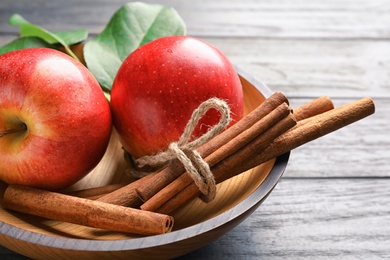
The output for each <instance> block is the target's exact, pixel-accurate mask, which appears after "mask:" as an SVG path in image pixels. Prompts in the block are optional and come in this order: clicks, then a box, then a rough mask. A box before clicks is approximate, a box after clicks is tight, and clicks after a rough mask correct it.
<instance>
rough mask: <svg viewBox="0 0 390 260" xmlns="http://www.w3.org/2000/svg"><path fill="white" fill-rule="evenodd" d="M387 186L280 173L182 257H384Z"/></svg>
mask: <svg viewBox="0 0 390 260" xmlns="http://www.w3.org/2000/svg"><path fill="white" fill-rule="evenodd" d="M389 185H390V180H389V179H388V178H383V179H369V178H367V179H332V180H329V179H306V180H302V179H299V180H297V179H286V178H284V179H282V181H281V182H280V183H279V184H278V185H277V186H276V188H275V189H274V191H273V192H272V193H271V195H270V196H269V197H268V199H267V200H266V201H265V202H264V203H263V204H262V205H261V206H260V207H259V208H258V209H257V210H256V211H255V212H254V213H253V214H252V215H251V216H250V217H249V218H248V219H246V220H245V221H244V222H242V223H241V224H240V225H239V226H238V227H236V228H235V229H233V230H232V231H230V232H229V233H227V234H225V235H224V236H222V237H221V238H219V239H218V240H216V241H215V242H214V243H212V244H210V245H208V246H206V247H204V248H202V249H200V250H198V251H195V252H193V253H191V254H189V255H187V256H185V257H182V258H181V259H200V258H202V259H388V258H389V257H390V250H389V241H390V226H389V225H388V223H389V222H390V189H389ZM308 194H310V196H308Z"/></svg>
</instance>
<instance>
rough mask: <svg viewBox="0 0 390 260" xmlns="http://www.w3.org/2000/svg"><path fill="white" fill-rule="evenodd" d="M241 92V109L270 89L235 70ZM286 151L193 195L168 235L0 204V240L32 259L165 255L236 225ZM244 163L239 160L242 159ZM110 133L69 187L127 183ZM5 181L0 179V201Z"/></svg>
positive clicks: (272, 178) (272, 181) (264, 192)
mask: <svg viewBox="0 0 390 260" xmlns="http://www.w3.org/2000/svg"><path fill="white" fill-rule="evenodd" d="M237 71H238V73H239V75H240V79H241V82H242V85H243V90H244V96H245V113H248V112H249V111H251V110H252V109H254V108H255V107H256V106H257V105H259V104H260V103H261V102H263V101H264V99H265V98H266V97H268V96H269V95H271V90H270V89H268V88H267V87H266V86H265V85H263V84H262V83H261V82H259V81H257V80H255V79H254V78H253V77H252V76H251V75H248V73H246V72H244V71H242V70H240V69H239V68H237ZM288 158H289V153H287V154H285V155H283V156H280V157H278V158H276V159H273V160H270V161H268V162H266V163H264V164H262V165H260V166H258V167H256V168H254V169H252V170H249V171H247V172H245V173H243V174H241V175H238V176H236V177H234V178H232V179H230V180H227V181H225V182H223V183H221V184H219V185H218V190H217V197H216V199H214V200H213V201H212V202H210V203H208V204H205V203H203V202H202V201H201V200H200V199H195V200H193V201H192V202H191V203H189V204H188V205H186V206H185V207H183V208H181V209H180V210H178V211H177V212H176V213H174V215H173V216H174V218H175V227H174V230H173V231H172V232H171V233H167V234H164V235H157V236H146V237H143V236H135V235H129V234H123V233H118V232H111V231H106V230H100V229H94V228H88V227H84V226H78V225H74V224H70V223H64V222H58V221H53V220H47V219H43V218H40V217H35V216H30V215H25V214H21V213H16V212H12V211H8V210H4V209H3V208H2V207H0V244H1V245H3V246H5V247H7V248H9V249H11V250H13V251H15V252H18V253H20V254H22V255H25V256H28V257H31V258H34V259H106V258H107V259H135V258H136V259H164V258H165V259H169V258H174V257H178V256H181V255H184V254H187V253H189V252H191V251H193V250H195V249H198V248H200V247H202V246H204V245H206V244H208V243H210V242H211V241H213V240H215V239H216V238H218V237H219V236H221V235H222V234H224V233H226V232H227V231H229V230H230V229H232V228H234V227H235V226H236V225H238V224H239V223H240V222H241V221H242V220H244V219H245V218H246V217H248V216H249V215H250V214H251V213H252V212H253V211H254V210H255V209H256V208H257V207H258V206H259V205H260V204H261V203H262V202H263V201H264V200H265V199H266V197H267V196H268V194H269V193H270V192H271V191H272V189H273V188H274V187H275V185H276V184H277V182H278V181H279V179H280V177H281V176H282V174H283V172H284V170H285V167H286V165H287V162H288ZM243 163H245V162H243ZM124 169H125V162H124V160H123V151H122V149H121V145H120V143H119V142H118V138H117V136H116V135H115V133H114V134H113V135H112V139H111V141H110V145H109V147H108V150H107V152H106V155H105V156H104V158H103V160H102V161H101V162H100V164H99V165H98V166H97V167H96V168H95V169H94V170H93V171H92V172H91V173H90V174H89V175H88V176H86V177H85V178H84V179H83V180H81V181H80V182H78V183H76V184H75V185H73V187H72V188H73V189H81V188H90V187H96V186H101V185H105V184H109V183H117V182H122V181H129V177H128V176H126V175H124V173H123V172H124ZM5 188H6V184H4V183H0V201H1V200H2V198H3V192H4V190H5Z"/></svg>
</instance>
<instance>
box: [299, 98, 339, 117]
mask: <svg viewBox="0 0 390 260" xmlns="http://www.w3.org/2000/svg"><path fill="white" fill-rule="evenodd" d="M333 108H334V105H333V102H332V100H331V99H330V98H329V97H328V96H322V97H319V98H317V99H314V100H312V101H310V102H307V103H305V104H303V105H301V106H299V107H297V108H295V109H293V114H294V116H295V118H296V119H297V121H301V120H303V119H306V118H309V117H312V116H315V115H318V114H321V113H323V112H326V111H329V110H331V109H333Z"/></svg>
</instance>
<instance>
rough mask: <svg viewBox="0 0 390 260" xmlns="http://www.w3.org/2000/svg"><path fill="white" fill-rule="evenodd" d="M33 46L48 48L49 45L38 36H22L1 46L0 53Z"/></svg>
mask: <svg viewBox="0 0 390 260" xmlns="http://www.w3.org/2000/svg"><path fill="white" fill-rule="evenodd" d="M33 47H46V48H50V47H51V45H50V44H48V43H47V42H45V41H43V40H42V39H40V38H38V37H22V38H17V39H15V40H13V41H12V42H10V43H8V44H6V45H4V46H3V47H1V48H0V55H1V54H4V53H7V52H11V51H16V50H22V49H27V48H33Z"/></svg>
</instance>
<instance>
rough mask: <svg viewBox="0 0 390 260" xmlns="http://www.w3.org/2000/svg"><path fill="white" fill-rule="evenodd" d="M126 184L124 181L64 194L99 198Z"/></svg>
mask: <svg viewBox="0 0 390 260" xmlns="http://www.w3.org/2000/svg"><path fill="white" fill-rule="evenodd" d="M124 185H125V184H123V183H115V184H108V185H104V186H99V187H94V188H88V189H83V190H75V191H71V192H65V193H64V194H66V195H70V196H74V197H80V198H85V199H98V198H100V197H102V196H104V195H106V194H108V193H110V192H113V191H116V190H118V189H119V188H122V187H123V186H124Z"/></svg>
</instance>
